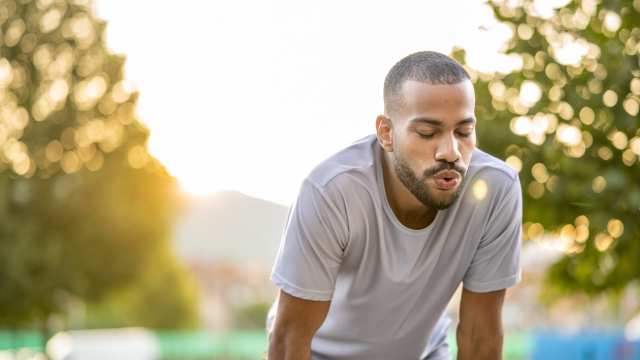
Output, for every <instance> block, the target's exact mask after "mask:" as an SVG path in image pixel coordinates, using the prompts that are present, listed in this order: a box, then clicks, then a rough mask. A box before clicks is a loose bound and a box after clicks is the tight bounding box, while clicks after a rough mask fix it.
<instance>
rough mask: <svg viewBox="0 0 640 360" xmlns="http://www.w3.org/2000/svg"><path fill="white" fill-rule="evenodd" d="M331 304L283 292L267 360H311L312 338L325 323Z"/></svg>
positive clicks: (270, 337) (280, 296) (270, 338)
mask: <svg viewBox="0 0 640 360" xmlns="http://www.w3.org/2000/svg"><path fill="white" fill-rule="evenodd" d="M330 304H331V302H330V301H314V300H305V299H301V298H298V297H295V296H291V295H289V294H287V293H286V292H284V291H282V290H281V291H280V294H279V299H278V310H277V313H276V318H275V321H274V325H273V329H272V332H271V333H270V336H269V350H268V357H267V359H268V360H309V359H311V338H313V335H314V334H315V333H316V331H317V330H318V329H319V328H320V325H322V323H323V322H324V319H325V317H326V316H327V312H328V311H329V305H330Z"/></svg>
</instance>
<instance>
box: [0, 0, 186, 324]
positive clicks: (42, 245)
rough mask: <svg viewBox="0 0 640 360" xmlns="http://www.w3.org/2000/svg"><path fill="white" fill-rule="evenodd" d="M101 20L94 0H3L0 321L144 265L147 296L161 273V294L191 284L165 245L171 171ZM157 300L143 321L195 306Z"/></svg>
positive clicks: (100, 293) (87, 292) (103, 287)
mask: <svg viewBox="0 0 640 360" xmlns="http://www.w3.org/2000/svg"><path fill="white" fill-rule="evenodd" d="M104 28H105V24H104V23H103V22H101V21H99V20H98V19H96V18H95V17H94V16H93V14H92V12H91V8H90V4H89V3H88V1H83V0H38V1H14V0H3V1H0V34H1V36H0V43H1V47H0V216H2V219H3V221H2V224H0V309H2V311H0V326H24V325H28V324H33V321H35V320H38V321H40V323H43V322H46V319H47V318H48V317H49V315H50V314H53V313H61V312H63V311H64V309H65V307H66V304H65V300H64V299H67V298H70V297H71V298H75V299H80V300H83V301H89V302H90V301H98V300H99V299H101V298H102V297H104V296H105V295H107V294H109V293H110V292H112V291H114V290H117V289H119V288H122V287H124V286H126V285H127V284H128V283H130V282H131V281H134V280H136V279H137V278H138V277H139V274H142V273H144V274H146V275H145V276H146V278H144V277H143V280H139V281H142V282H144V283H146V284H149V287H148V288H145V291H149V293H146V294H144V295H140V296H142V297H144V296H148V297H152V296H156V295H154V294H152V293H151V291H158V283H159V282H161V281H162V282H165V286H166V288H165V289H164V290H165V295H164V296H163V297H162V298H163V299H165V298H166V297H167V296H166V294H173V293H174V292H178V293H181V292H182V293H184V291H183V289H182V288H183V287H184V286H185V284H184V279H180V276H182V275H181V274H182V272H181V271H178V270H177V268H176V265H175V263H174V262H173V260H169V258H168V257H167V255H166V254H165V255H163V254H162V251H165V250H166V249H168V246H169V245H168V238H169V236H170V232H171V226H172V223H173V219H174V215H175V213H176V208H177V206H178V202H177V196H176V184H175V180H174V179H173V178H172V177H171V176H170V175H169V174H168V173H167V172H166V170H165V169H164V168H163V166H162V165H161V164H159V163H158V161H157V160H155V159H154V158H152V157H151V156H150V155H149V154H148V153H147V150H146V141H147V137H148V134H149V131H148V129H147V128H146V127H145V126H144V125H143V124H142V123H140V122H139V121H138V120H137V119H136V116H135V104H136V98H137V94H135V93H133V92H131V91H130V90H129V88H128V85H127V84H126V82H124V81H123V80H122V72H123V64H124V58H123V57H122V56H118V55H114V54H111V53H109V52H108V51H107V49H106V47H105V44H104V39H103V31H104ZM158 249H165V250H158ZM158 254H160V255H158ZM158 256H160V257H159V258H158ZM154 265H157V267H155V268H154V271H156V272H157V274H153V275H150V274H149V271H147V270H148V269H150V266H154ZM176 289H178V290H176ZM189 296H190V295H189ZM142 297H141V298H140V299H142ZM161 300H162V299H155V301H153V302H151V303H152V304H153V305H154V306H157V309H162V311H166V312H165V313H162V314H161V315H160V316H161V317H160V318H159V319H151V318H150V315H148V314H147V315H144V314H141V315H140V316H141V319H144V321H145V323H148V324H152V325H153V326H158V327H169V326H171V325H172V322H171V321H172V320H170V319H167V317H168V316H169V315H171V316H173V321H174V322H175V323H176V324H179V325H182V320H181V317H182V316H183V315H185V314H187V315H186V318H188V319H191V313H192V311H193V310H192V309H191V308H190V306H191V305H186V304H187V303H186V302H182V303H179V302H178V303H176V304H172V303H171V301H173V300H171V301H168V302H166V303H162V301H161ZM147 311H148V312H150V311H152V308H151V306H150V307H149V308H147ZM145 316H146V317H145Z"/></svg>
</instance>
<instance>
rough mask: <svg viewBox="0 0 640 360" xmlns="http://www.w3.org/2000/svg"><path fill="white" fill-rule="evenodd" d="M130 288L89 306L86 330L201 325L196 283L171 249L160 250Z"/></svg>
mask: <svg viewBox="0 0 640 360" xmlns="http://www.w3.org/2000/svg"><path fill="white" fill-rule="evenodd" d="M157 252H158V254H155V255H153V256H152V258H153V260H152V261H149V263H148V264H147V266H146V267H145V269H144V270H143V273H142V274H141V276H140V277H139V278H137V279H136V280H134V281H133V282H132V283H130V284H129V285H128V286H126V287H125V288H123V289H120V290H118V291H114V292H113V293H112V294H110V295H109V296H107V297H106V298H105V299H103V300H101V301H99V302H97V303H93V304H89V307H88V308H87V319H86V321H85V323H84V324H83V327H85V328H114V327H123V326H144V327H148V328H152V329H193V328H196V327H198V325H199V313H198V311H197V310H198V292H197V288H196V283H195V281H194V280H193V279H191V278H190V277H189V276H188V274H187V271H186V269H184V268H183V267H182V266H180V264H178V263H177V262H176V259H175V258H174V256H173V254H172V253H171V252H169V251H168V248H167V247H163V248H159V249H158V251H157Z"/></svg>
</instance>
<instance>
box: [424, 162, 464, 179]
mask: <svg viewBox="0 0 640 360" xmlns="http://www.w3.org/2000/svg"><path fill="white" fill-rule="evenodd" d="M442 170H453V171H456V172H457V173H458V174H460V177H461V178H462V177H463V176H464V173H465V172H466V171H467V169H466V168H464V167H462V166H460V165H458V164H456V163H449V162H440V163H438V164H437V165H436V166H434V167H431V168H428V169H427V170H425V171H424V173H423V176H424V177H425V178H428V177H431V176H433V175H435V174H437V173H439V172H440V171H442Z"/></svg>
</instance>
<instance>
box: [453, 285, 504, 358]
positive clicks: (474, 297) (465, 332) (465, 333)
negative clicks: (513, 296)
mask: <svg viewBox="0 0 640 360" xmlns="http://www.w3.org/2000/svg"><path fill="white" fill-rule="evenodd" d="M504 295H505V290H504V289H503V290H498V291H491V292H487V293H477V292H473V291H470V290H467V289H463V290H462V300H461V301H460V323H459V324H458V329H457V332H456V340H457V342H458V360H466V359H479V360H484V359H487V360H497V359H502V337H503V334H502V304H503V302H504Z"/></svg>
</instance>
